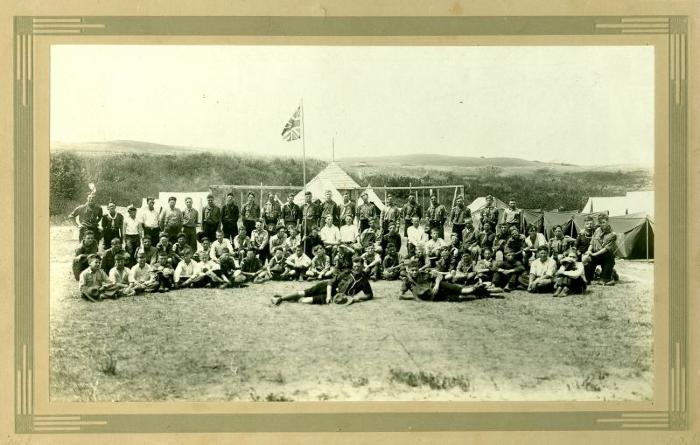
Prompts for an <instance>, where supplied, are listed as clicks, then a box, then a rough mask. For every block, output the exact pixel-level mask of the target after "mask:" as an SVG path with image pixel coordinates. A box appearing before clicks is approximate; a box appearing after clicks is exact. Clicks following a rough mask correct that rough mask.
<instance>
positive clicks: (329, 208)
mask: <svg viewBox="0 0 700 445" xmlns="http://www.w3.org/2000/svg"><path fill="white" fill-rule="evenodd" d="M325 196H326V200H325V201H323V203H322V204H321V216H320V223H323V222H325V221H326V217H327V216H331V217H333V225H334V226H340V207H339V206H338V204H336V203H335V201H333V194H332V193H331V191H330V190H326V194H325Z"/></svg>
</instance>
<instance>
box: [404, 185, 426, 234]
mask: <svg viewBox="0 0 700 445" xmlns="http://www.w3.org/2000/svg"><path fill="white" fill-rule="evenodd" d="M401 216H402V217H403V222H404V226H403V236H405V237H408V228H409V227H411V224H412V221H413V217H414V216H417V217H418V219H419V220H420V219H422V218H423V208H422V207H421V206H420V204H418V203H417V202H416V196H415V195H408V201H407V202H406V204H404V206H403V208H402V209H401Z"/></svg>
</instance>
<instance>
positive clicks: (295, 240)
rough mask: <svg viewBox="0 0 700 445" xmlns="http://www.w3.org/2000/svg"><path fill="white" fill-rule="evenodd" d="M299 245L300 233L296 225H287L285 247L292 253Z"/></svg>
mask: <svg viewBox="0 0 700 445" xmlns="http://www.w3.org/2000/svg"><path fill="white" fill-rule="evenodd" d="M299 245H301V235H300V234H299V230H298V229H297V227H296V226H293V225H289V226H287V239H286V241H285V248H286V250H287V252H288V253H290V254H291V253H294V250H295V249H296V247H297V246H299Z"/></svg>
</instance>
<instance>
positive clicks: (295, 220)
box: [281, 193, 301, 230]
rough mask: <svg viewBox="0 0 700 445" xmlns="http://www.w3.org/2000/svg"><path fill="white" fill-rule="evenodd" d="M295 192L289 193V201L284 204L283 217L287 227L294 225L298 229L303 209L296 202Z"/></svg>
mask: <svg viewBox="0 0 700 445" xmlns="http://www.w3.org/2000/svg"><path fill="white" fill-rule="evenodd" d="M294 196H295V195H294V193H289V194H288V195H287V202H286V203H285V204H284V205H283V206H282V209H281V215H282V216H281V217H282V220H283V221H284V225H285V227H287V228H289V226H294V228H296V229H297V230H298V229H299V224H301V209H300V208H299V206H298V205H296V204H295V203H294Z"/></svg>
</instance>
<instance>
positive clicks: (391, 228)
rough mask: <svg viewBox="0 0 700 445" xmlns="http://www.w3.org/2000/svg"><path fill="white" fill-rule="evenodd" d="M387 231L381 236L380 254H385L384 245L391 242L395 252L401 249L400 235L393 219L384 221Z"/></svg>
mask: <svg viewBox="0 0 700 445" xmlns="http://www.w3.org/2000/svg"><path fill="white" fill-rule="evenodd" d="M386 226H387V233H385V234H384V235H383V236H382V241H381V247H382V255H385V254H386V247H387V246H388V245H389V244H393V245H394V248H395V249H396V251H397V252H399V251H400V250H401V235H400V234H399V226H398V224H397V223H396V222H394V221H389V222H388V223H386Z"/></svg>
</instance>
